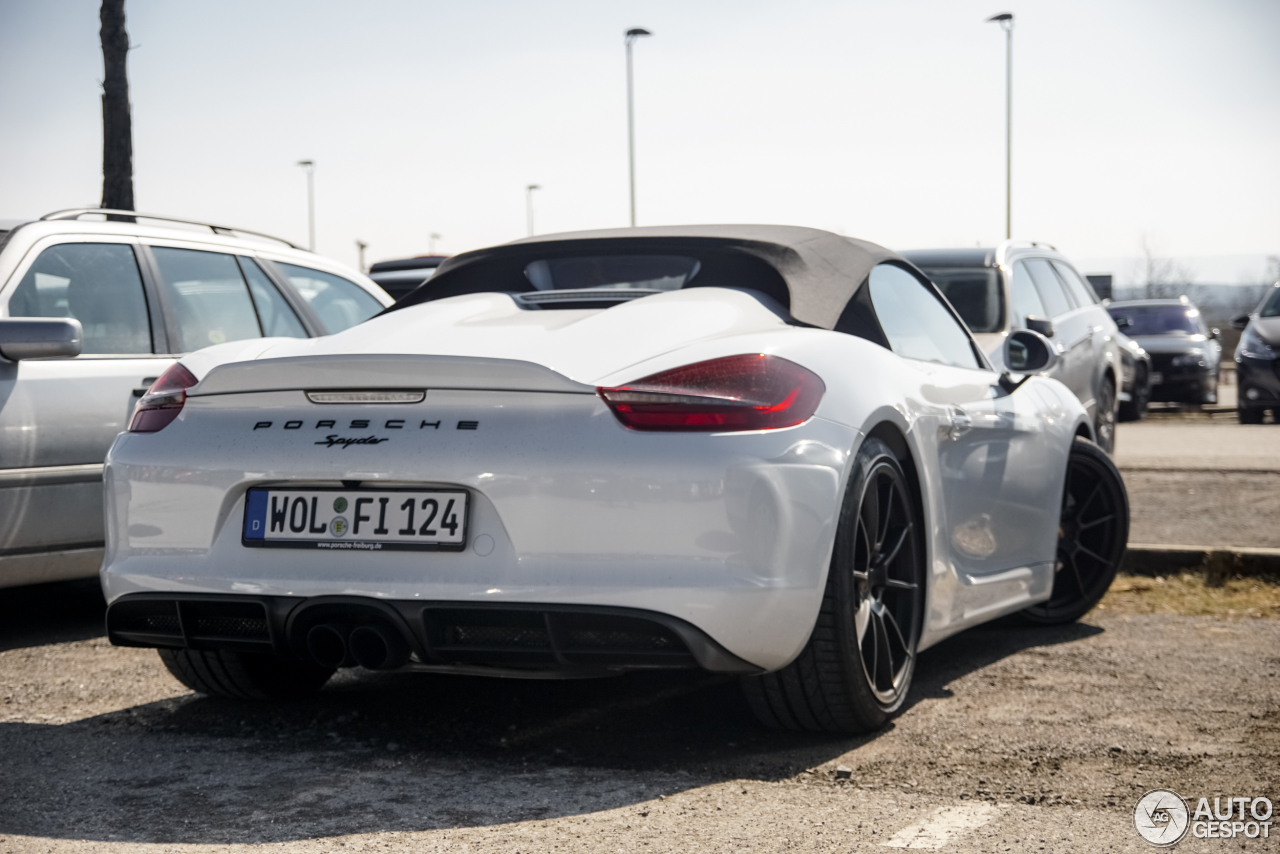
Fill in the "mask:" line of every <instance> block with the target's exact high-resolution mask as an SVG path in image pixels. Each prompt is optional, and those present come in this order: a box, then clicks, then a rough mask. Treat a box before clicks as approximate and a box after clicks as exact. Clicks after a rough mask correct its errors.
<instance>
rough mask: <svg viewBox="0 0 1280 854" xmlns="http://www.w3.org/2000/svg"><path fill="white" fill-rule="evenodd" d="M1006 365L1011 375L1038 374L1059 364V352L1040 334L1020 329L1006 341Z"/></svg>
mask: <svg viewBox="0 0 1280 854" xmlns="http://www.w3.org/2000/svg"><path fill="white" fill-rule="evenodd" d="M1004 364H1005V367H1006V368H1008V370H1009V371H1010V372H1011V373H1015V374H1038V373H1040V372H1041V371H1047V370H1050V369H1052V368H1053V366H1054V365H1056V364H1058V351H1057V350H1055V349H1054V346H1053V345H1052V344H1050V343H1049V339H1048V338H1045V337H1044V336H1043V335H1041V334H1040V333H1038V332H1032V331H1031V330H1030V329H1019V330H1017V331H1016V332H1010V333H1009V337H1008V338H1006V339H1004Z"/></svg>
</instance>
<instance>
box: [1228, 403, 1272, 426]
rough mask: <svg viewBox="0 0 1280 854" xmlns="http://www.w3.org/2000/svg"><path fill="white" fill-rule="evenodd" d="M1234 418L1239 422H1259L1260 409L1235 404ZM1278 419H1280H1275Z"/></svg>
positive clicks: (1260, 420)
mask: <svg viewBox="0 0 1280 854" xmlns="http://www.w3.org/2000/svg"><path fill="white" fill-rule="evenodd" d="M1236 420H1237V421H1239V422H1240V423H1241V424H1261V423H1262V410H1261V409H1258V408H1256V407H1253V406H1240V405H1239V404H1237V405H1236ZM1277 420H1278V421H1280V419H1277Z"/></svg>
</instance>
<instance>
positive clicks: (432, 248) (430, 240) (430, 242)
mask: <svg viewBox="0 0 1280 854" xmlns="http://www.w3.org/2000/svg"><path fill="white" fill-rule="evenodd" d="M439 239H440V235H438V234H436V233H435V232H434V231H433V232H431V233H430V234H428V235H427V246H428V247H429V248H428V249H427V254H428V255H434V254H436V241H437V240H439Z"/></svg>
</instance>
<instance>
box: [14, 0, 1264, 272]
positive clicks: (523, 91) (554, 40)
mask: <svg viewBox="0 0 1280 854" xmlns="http://www.w3.org/2000/svg"><path fill="white" fill-rule="evenodd" d="M1003 3H1004V0H990V2H988V0H982V1H981V2H974V0H894V2H852V0H844V2H832V1H831V0H795V1H794V2H789V3H782V2H777V0H775V2H756V0H698V2H690V0H681V2H665V0H650V2H632V0H609V2H603V0H542V2H532V3H531V2H517V0H504V1H503V2H499V0H466V2H458V1H456V0H455V2H436V0H419V2H403V0H365V2H362V3H351V2H323V0H312V1H311V2H296V1H294V2H286V0H280V1H279V2H263V0H257V2H246V0H224V2H203V3H196V2H174V1H173V0H168V2H160V0H128V3H127V6H126V14H127V16H128V19H127V24H128V29H129V33H130V37H131V41H132V43H133V45H134V46H135V49H134V50H133V51H132V52H131V53H130V55H129V78H130V79H129V82H130V86H131V99H132V102H133V122H134V170H135V193H136V199H137V205H138V208H139V210H143V211H149V212H157V213H167V214H172V215H180V216H188V217H192V218H200V219H209V220H213V221H216V222H220V223H222V222H225V223H228V224H233V225H239V226H242V227H245V228H252V229H256V230H262V231H266V232H269V233H276V234H280V235H281V236H284V237H288V238H290V239H293V240H294V241H295V242H300V243H305V241H306V190H305V178H304V175H303V172H302V170H301V169H299V168H298V167H296V166H295V165H294V164H295V162H296V161H297V160H299V159H302V158H311V159H314V160H315V161H316V164H317V169H316V188H317V190H316V194H317V221H318V223H317V237H318V246H317V249H318V250H319V251H320V252H322V253H324V254H327V255H331V256H333V257H336V258H338V259H340V260H344V261H346V262H348V263H354V262H355V258H356V250H355V240H356V239H357V238H360V239H363V240H365V241H367V242H368V243H369V245H370V249H369V256H368V260H370V261H375V260H379V259H385V258H395V257H402V256H404V255H411V254H420V253H424V252H426V251H427V249H428V235H429V234H431V233H432V232H436V233H439V234H440V235H441V238H440V240H439V242H438V244H437V249H438V250H439V251H442V252H446V253H454V252H460V251H464V250H467V249H472V248H475V247H478V246H483V245H487V244H492V243H497V242H502V241H505V240H510V239H513V238H516V237H520V236H523V234H524V232H525V192H524V188H525V186H526V185H527V184H534V183H536V184H540V185H541V186H542V187H543V189H542V190H540V191H539V192H538V193H537V194H536V219H537V228H538V230H539V231H540V232H546V231H562V230H570V229H582V228H599V227H612V226H619V225H625V224H626V219H627V173H626V167H627V148H626V101H625V91H626V90H625V63H624V50H623V32H624V31H625V30H626V29H627V28H628V27H636V26H641V27H645V28H647V29H649V30H651V31H653V33H654V35H653V37H651V38H647V39H642V40H641V41H640V42H639V43H637V45H636V47H635V59H636V63H635V64H636V119H637V133H636V137H637V149H638V167H637V181H638V186H639V193H638V196H639V202H638V208H639V221H640V223H641V224H662V223H696V222H778V223H791V224H801V225H810V226H814V227H818V228H825V229H830V230H833V231H839V232H842V233H845V234H849V235H853V236H857V237H862V238H866V239H869V240H873V241H876V242H879V243H883V244H885V245H888V246H891V247H894V248H899V249H905V248H913V247H924V246H946V245H975V244H976V243H983V244H992V243H995V242H997V241H998V240H999V239H1000V238H1002V237H1003V231H1004V35H1003V33H1002V32H1001V31H1000V29H999V28H998V26H997V25H996V24H987V23H984V22H983V19H984V18H985V17H987V16H988V15H990V14H992V13H994V12H1000V11H1012V12H1014V13H1015V15H1016V16H1017V21H1016V28H1015V31H1014V236H1015V237H1022V238H1028V239H1037V240H1046V241H1049V242H1051V243H1054V244H1056V245H1057V246H1058V247H1059V248H1060V249H1062V250H1063V251H1064V252H1066V253H1068V255H1070V256H1072V257H1073V258H1076V259H1077V260H1078V261H1080V263H1081V264H1082V265H1084V266H1087V267H1091V268H1096V267H1097V264H1099V263H1107V264H1114V265H1119V264H1121V263H1122V261H1123V259H1124V258H1126V257H1128V256H1133V255H1136V254H1138V252H1139V241H1140V240H1141V238H1142V237H1143V236H1144V235H1145V236H1146V237H1147V239H1148V241H1149V242H1150V243H1151V244H1152V245H1154V246H1157V247H1159V249H1160V251H1161V252H1162V253H1164V254H1168V255H1171V256H1181V257H1186V256H1220V258H1221V257H1225V258H1229V259H1237V260H1232V261H1225V262H1222V263H1223V264H1226V267H1223V269H1228V268H1230V267H1231V265H1232V264H1234V265H1235V266H1236V267H1240V268H1241V269H1240V274H1241V276H1244V274H1245V270H1244V267H1246V266H1248V265H1249V264H1252V263H1254V261H1256V260H1258V259H1261V257H1262V256H1263V255H1265V254H1280V49H1278V48H1277V44H1280V2H1277V0H1215V2H1206V1H1204V0H1069V2H1068V0H1054V2H1050V0H1014V2H1012V3H1010V4H1009V5H1004V4H1003ZM101 77H102V54H101V49H100V45H99V42H98V6H97V4H96V3H95V2H92V0H0V80H3V81H4V83H3V85H0V218H7V217H31V216H38V215H40V214H42V213H46V212H48V211H51V210H54V209H57V208H63V207H72V206H82V205H89V204H96V203H97V202H98V201H99V199H100V198H101V192H102V190H101V145H102V137H101V108H100V101H99V96H100V81H101ZM1249 259H1253V260H1249ZM1215 263H1216V262H1215ZM1258 263H1259V264H1260V263H1261V262H1260V261H1259V262H1258ZM1210 266H1213V264H1211V265H1210ZM1219 266H1221V265H1219ZM1215 269H1216V268H1215ZM1116 272H1119V273H1122V274H1123V272H1124V271H1123V270H1116ZM1200 278H1201V279H1202V280H1203V279H1204V278H1205V274H1204V273H1203V271H1202V272H1201V275H1200ZM1218 278H1222V276H1218Z"/></svg>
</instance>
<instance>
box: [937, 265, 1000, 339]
mask: <svg viewBox="0 0 1280 854" xmlns="http://www.w3.org/2000/svg"><path fill="white" fill-rule="evenodd" d="M924 272H925V274H926V275H928V277H929V278H930V279H932V280H933V283H934V284H935V285H937V286H938V290H940V291H942V295H943V296H945V297H946V298H947V302H949V303H951V305H952V307H953V308H955V310H956V313H957V314H959V315H960V318H961V319H962V320H963V321H964V322H965V325H966V326H968V327H969V331H971V332H999V331H1000V329H1001V328H1002V324H1001V320H1002V317H1001V315H1002V313H1003V312H1002V309H1003V308H1004V305H1003V302H1004V300H1003V295H1004V292H1003V290H1002V289H1001V287H1000V273H999V271H998V270H995V269H993V268H991V267H951V268H947V267H927V268H925V270H924Z"/></svg>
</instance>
